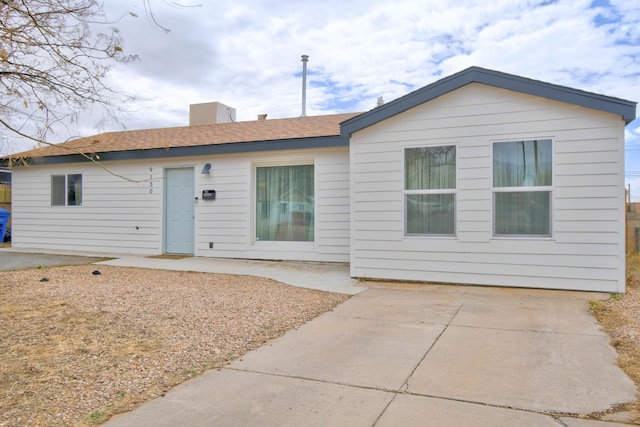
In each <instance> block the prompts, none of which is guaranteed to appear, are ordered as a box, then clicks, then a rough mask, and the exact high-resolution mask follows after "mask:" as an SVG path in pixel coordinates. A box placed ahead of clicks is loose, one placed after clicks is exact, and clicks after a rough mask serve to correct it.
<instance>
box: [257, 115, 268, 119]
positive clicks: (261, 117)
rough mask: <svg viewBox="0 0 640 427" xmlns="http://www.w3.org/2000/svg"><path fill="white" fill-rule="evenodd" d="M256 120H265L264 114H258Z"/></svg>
mask: <svg viewBox="0 0 640 427" xmlns="http://www.w3.org/2000/svg"><path fill="white" fill-rule="evenodd" d="M258 120H267V115H266V114H258Z"/></svg>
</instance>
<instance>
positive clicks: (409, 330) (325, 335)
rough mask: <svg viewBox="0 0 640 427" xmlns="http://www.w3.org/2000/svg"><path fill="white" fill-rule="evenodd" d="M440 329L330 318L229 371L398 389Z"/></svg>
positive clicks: (265, 348) (329, 315)
mask: <svg viewBox="0 0 640 427" xmlns="http://www.w3.org/2000/svg"><path fill="white" fill-rule="evenodd" d="M442 329H443V326H441V325H429V324H416V323H409V322H388V321H381V320H374V319H359V318H349V317H343V316H337V315H335V314H333V313H327V314H325V315H323V316H321V317H320V318H317V319H316V320H314V321H313V322H311V323H308V324H306V325H304V326H303V327H301V328H300V329H298V330H297V331H292V332H290V333H288V334H286V335H285V336H284V337H282V338H280V339H279V340H278V341H277V342H275V343H274V344H273V345H267V346H263V347H261V348H259V349H257V350H255V351H253V352H251V353H249V354H247V355H246V356H245V357H243V358H242V360H239V361H236V362H234V363H232V364H231V368H232V369H239V370H248V371H254V372H263V373H272V374H277V375H288V376H294V377H299V378H307V379H315V380H319V381H329V382H334V383H338V384H349V385H356V386H359V387H374V388H379V389H381V390H398V389H400V387H402V386H403V384H404V383H405V381H406V380H407V378H408V377H409V375H411V372H412V371H413V369H414V368H415V367H416V366H417V365H418V363H419V362H420V360H421V359H422V358H423V356H424V354H425V352H426V351H427V349H428V348H429V347H431V345H432V343H433V342H434V341H435V340H436V338H437V337H438V335H439V334H440V332H441V331H442Z"/></svg>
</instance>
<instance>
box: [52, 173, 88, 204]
mask: <svg viewBox="0 0 640 427" xmlns="http://www.w3.org/2000/svg"><path fill="white" fill-rule="evenodd" d="M51 206H82V174H79V173H74V174H68V175H52V176H51Z"/></svg>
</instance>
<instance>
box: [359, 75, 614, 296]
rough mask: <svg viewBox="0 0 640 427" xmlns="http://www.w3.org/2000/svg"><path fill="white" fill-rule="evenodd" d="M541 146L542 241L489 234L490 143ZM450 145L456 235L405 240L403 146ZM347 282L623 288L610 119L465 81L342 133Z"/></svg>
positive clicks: (596, 288) (612, 124)
mask: <svg viewBox="0 0 640 427" xmlns="http://www.w3.org/2000/svg"><path fill="white" fill-rule="evenodd" d="M542 138H545V139H546V138H550V139H552V140H553V156H554V157H553V158H554V177H553V185H554V194H553V200H552V203H553V207H554V211H553V220H552V228H553V236H552V238H551V239H531V238H511V239H504V238H503V239H500V238H493V237H492V202H491V200H492V193H491V185H492V175H491V174H492V157H491V154H492V150H491V147H492V145H491V143H492V142H493V141H509V140H523V139H542ZM421 144H425V145H427V144H457V146H458V194H457V236H456V237H455V238H451V237H442V238H438V237H416V236H411V237H406V236H405V235H404V220H403V218H404V206H403V197H402V191H403V149H404V147H406V146H416V145H421ZM350 150H351V152H350V159H351V160H350V161H351V169H352V172H353V173H352V177H351V179H352V181H351V198H352V234H351V274H352V276H354V277H365V278H380V279H396V280H417V281H433V282H453V283H471V284H484V285H502V286H521V287H535V288H558V289H560V288H561V289H585V290H597V291H610V292H616V291H617V292H621V291H623V290H624V233H623V230H624V172H623V164H624V161H623V155H624V154H623V153H624V123H623V122H622V120H621V118H620V117H617V116H614V115H610V114H605V113H600V112H597V111H594V110H589V109H585V108H581V107H577V106H572V105H568V104H564V103H560V102H555V101H550V100H546V99H543V98H538V97H533V96H529V95H523V94H518V93H515V92H510V91H507V90H501V89H497V88H492V87H489V86H485V85H481V84H471V85H468V86H465V87H463V88H461V89H459V90H457V91H454V92H452V93H449V94H447V95H444V96H442V97H440V98H437V99H435V100H432V101H431V102H429V103H427V104H424V105H421V106H418V107H415V108H413V109H411V110H409V111H406V112H404V113H402V114H400V115H398V116H395V117H392V118H390V119H388V120H385V121H383V122H381V123H378V124H376V125H374V126H371V127H369V128H365V129H363V130H362V131H360V132H357V133H356V134H354V135H353V136H352V139H351V147H350Z"/></svg>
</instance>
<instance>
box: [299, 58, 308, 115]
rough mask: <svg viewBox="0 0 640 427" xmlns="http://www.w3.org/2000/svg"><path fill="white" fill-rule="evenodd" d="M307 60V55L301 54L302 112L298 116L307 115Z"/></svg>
mask: <svg viewBox="0 0 640 427" xmlns="http://www.w3.org/2000/svg"><path fill="white" fill-rule="evenodd" d="M307 62H309V55H302V114H301V115H300V117H307Z"/></svg>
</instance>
